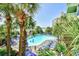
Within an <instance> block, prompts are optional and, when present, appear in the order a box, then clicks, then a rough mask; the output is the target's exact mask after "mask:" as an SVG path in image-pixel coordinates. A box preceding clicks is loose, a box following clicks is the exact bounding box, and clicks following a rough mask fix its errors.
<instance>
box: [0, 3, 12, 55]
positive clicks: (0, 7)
mask: <svg viewBox="0 0 79 59" xmlns="http://www.w3.org/2000/svg"><path fill="white" fill-rule="evenodd" d="M12 8H13V7H12V6H11V5H10V4H9V3H8V4H4V3H2V4H0V12H2V13H3V14H4V15H5V16H4V17H5V18H6V47H7V55H11V53H10V52H11V45H10V21H11V16H10V14H11V12H12V11H13V9H12Z"/></svg>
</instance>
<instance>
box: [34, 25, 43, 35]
mask: <svg viewBox="0 0 79 59" xmlns="http://www.w3.org/2000/svg"><path fill="white" fill-rule="evenodd" d="M35 33H36V34H42V33H43V30H42V28H41V27H40V26H37V27H36V28H35Z"/></svg>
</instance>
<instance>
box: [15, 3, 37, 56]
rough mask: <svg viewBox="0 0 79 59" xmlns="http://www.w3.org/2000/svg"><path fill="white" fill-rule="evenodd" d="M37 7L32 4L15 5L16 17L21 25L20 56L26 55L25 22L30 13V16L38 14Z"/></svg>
mask: <svg viewBox="0 0 79 59" xmlns="http://www.w3.org/2000/svg"><path fill="white" fill-rule="evenodd" d="M37 6H38V5H37V4H32V3H29V4H28V3H26V4H23V3H20V4H14V9H15V12H16V16H17V18H18V21H19V25H20V41H19V55H20V56H22V55H24V53H25V49H26V30H25V21H26V18H27V17H28V12H29V13H30V15H31V14H34V12H36V10H37ZM26 9H27V10H26ZM24 10H25V12H24ZM26 12H27V13H26Z"/></svg>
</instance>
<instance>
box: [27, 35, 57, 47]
mask: <svg viewBox="0 0 79 59" xmlns="http://www.w3.org/2000/svg"><path fill="white" fill-rule="evenodd" d="M46 40H53V41H55V40H57V37H54V36H52V35H43V34H37V35H35V36H30V37H28V38H27V42H28V46H36V45H40V44H41V43H43V42H44V41H46Z"/></svg>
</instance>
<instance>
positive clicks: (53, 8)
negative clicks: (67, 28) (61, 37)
mask: <svg viewBox="0 0 79 59" xmlns="http://www.w3.org/2000/svg"><path fill="white" fill-rule="evenodd" d="M39 5H40V8H39V9H38V11H37V13H36V14H35V17H34V19H35V20H36V24H37V25H38V26H41V27H47V26H51V25H52V21H53V20H54V19H55V18H56V17H58V16H59V15H60V14H61V12H66V10H67V9H66V4H65V3H49V4H48V3H44V4H39Z"/></svg>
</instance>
